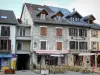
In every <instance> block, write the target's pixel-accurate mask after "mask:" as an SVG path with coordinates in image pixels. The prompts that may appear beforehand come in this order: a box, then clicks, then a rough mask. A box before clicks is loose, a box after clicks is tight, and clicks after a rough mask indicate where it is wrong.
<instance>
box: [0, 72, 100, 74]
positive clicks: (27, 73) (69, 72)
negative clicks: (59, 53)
mask: <svg viewBox="0 0 100 75" xmlns="http://www.w3.org/2000/svg"><path fill="white" fill-rule="evenodd" d="M0 75H7V74H4V73H3V72H0ZM8 75H41V74H35V73H33V72H31V71H16V74H8ZM48 75H100V74H95V73H91V74H82V73H79V72H66V73H65V74H48Z"/></svg>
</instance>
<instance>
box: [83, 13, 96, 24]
mask: <svg viewBox="0 0 100 75" xmlns="http://www.w3.org/2000/svg"><path fill="white" fill-rule="evenodd" d="M94 20H96V18H95V17H94V16H93V15H92V14H91V15H88V16H85V17H83V21H85V22H87V23H88V24H93V23H94V22H93V21H94Z"/></svg>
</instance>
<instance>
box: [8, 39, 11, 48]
mask: <svg viewBox="0 0 100 75" xmlns="http://www.w3.org/2000/svg"><path fill="white" fill-rule="evenodd" d="M8 50H11V40H8Z"/></svg>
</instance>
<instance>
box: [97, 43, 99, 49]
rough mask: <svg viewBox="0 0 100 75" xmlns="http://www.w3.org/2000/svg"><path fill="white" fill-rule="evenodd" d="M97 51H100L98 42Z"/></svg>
mask: <svg viewBox="0 0 100 75" xmlns="http://www.w3.org/2000/svg"><path fill="white" fill-rule="evenodd" d="M97 50H99V42H97Z"/></svg>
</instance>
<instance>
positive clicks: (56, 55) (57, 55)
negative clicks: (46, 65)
mask: <svg viewBox="0 0 100 75" xmlns="http://www.w3.org/2000/svg"><path fill="white" fill-rule="evenodd" d="M50 56H51V57H63V56H64V55H63V54H55V55H50Z"/></svg>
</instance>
